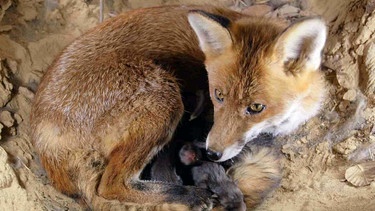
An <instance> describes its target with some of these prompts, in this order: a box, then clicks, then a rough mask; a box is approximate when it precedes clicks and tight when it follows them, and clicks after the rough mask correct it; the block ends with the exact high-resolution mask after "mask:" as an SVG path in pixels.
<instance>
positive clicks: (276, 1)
mask: <svg viewBox="0 0 375 211" xmlns="http://www.w3.org/2000/svg"><path fill="white" fill-rule="evenodd" d="M290 2H292V0H270V4H271V5H272V6H274V7H275V8H277V7H280V6H282V5H284V4H287V3H290Z"/></svg>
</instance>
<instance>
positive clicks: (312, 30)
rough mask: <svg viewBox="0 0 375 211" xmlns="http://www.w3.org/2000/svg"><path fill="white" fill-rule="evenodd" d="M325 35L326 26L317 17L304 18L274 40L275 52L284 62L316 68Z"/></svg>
mask: <svg viewBox="0 0 375 211" xmlns="http://www.w3.org/2000/svg"><path fill="white" fill-rule="evenodd" d="M326 37H327V27H326V25H325V23H324V22H323V21H322V20H321V19H319V18H313V19H306V20H303V21H300V22H297V23H295V24H293V25H292V26H290V27H289V28H288V29H287V30H286V31H285V32H284V33H282V34H281V36H280V37H279V38H278V40H277V42H276V52H277V54H278V55H279V56H280V57H279V59H281V61H282V62H284V64H287V63H290V62H292V63H294V64H298V65H297V66H300V67H303V68H304V69H310V70H317V69H318V68H319V66H320V63H321V53H322V50H323V47H324V44H325V41H326Z"/></svg>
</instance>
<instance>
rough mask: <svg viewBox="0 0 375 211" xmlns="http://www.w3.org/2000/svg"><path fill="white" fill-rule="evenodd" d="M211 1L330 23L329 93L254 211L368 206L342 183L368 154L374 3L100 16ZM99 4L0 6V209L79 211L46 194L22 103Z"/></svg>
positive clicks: (250, 2)
mask: <svg viewBox="0 0 375 211" xmlns="http://www.w3.org/2000/svg"><path fill="white" fill-rule="evenodd" d="M188 3H195V4H205V3H210V4H213V3H214V4H218V5H220V6H224V7H229V8H231V9H234V10H237V11H241V12H244V13H247V14H253V15H259V16H266V17H270V18H279V19H282V20H283V21H285V22H293V21H294V20H296V19H298V18H301V17H309V16H317V15H320V16H322V18H323V19H324V20H325V21H326V22H327V25H328V26H329V27H330V30H329V36H328V41H327V46H326V49H325V54H324V63H323V65H322V70H323V71H324V72H325V74H326V78H327V86H328V87H329V89H328V93H327V95H328V97H327V101H326V102H325V104H324V108H323V109H322V112H321V114H319V115H318V116H317V117H314V118H313V119H311V120H310V121H309V122H307V123H306V124H305V125H303V127H301V129H300V130H299V131H297V132H295V133H293V134H291V135H289V136H287V137H280V138H279V139H278V142H277V143H278V145H279V147H280V152H281V153H282V155H283V156H282V157H283V163H284V178H283V181H282V184H281V187H280V188H279V189H277V190H276V191H275V193H273V194H272V196H270V197H269V198H268V199H267V200H266V201H265V203H264V204H263V205H262V206H260V207H259V208H258V210H288V211H289V210H373V209H375V200H373V199H374V198H375V183H374V182H372V183H371V184H370V185H368V186H364V187H354V186H353V185H351V184H350V183H348V182H347V181H346V180H345V177H344V175H345V171H346V169H347V168H348V167H349V166H351V165H353V164H354V163H358V162H359V163H361V162H366V161H368V160H371V159H373V157H374V156H372V154H375V150H374V149H373V148H374V147H373V146H374V145H375V144H372V143H374V142H375V126H374V125H375V107H374V103H375V99H374V96H375V36H374V33H375V10H374V8H375V1H374V0H367V1H366V0H362V1H360V0H345V1H342V0H331V1H319V0H218V1H209V0H205V1H202V0H111V1H106V4H105V7H104V18H105V19H107V18H110V17H111V16H113V15H116V14H119V13H121V12H124V11H127V10H130V9H135V8H139V7H149V6H158V5H165V4H188ZM98 5H99V0H94V1H84V0H60V1H57V0H18V1H17V0H3V1H0V208H1V209H4V210H25V209H28V210H60V209H71V210H80V209H81V208H80V206H79V205H78V203H76V202H75V201H74V200H73V199H71V198H69V197H66V196H64V195H63V194H61V193H59V192H57V191H55V190H54V189H53V188H52V187H51V186H50V185H49V182H48V179H47V178H46V175H45V172H44V171H43V169H42V168H41V167H40V165H39V162H38V159H37V156H36V155H35V153H34V150H33V147H32V146H31V144H30V140H29V137H28V125H29V114H30V107H31V102H32V100H33V97H34V93H35V91H36V89H37V86H38V84H39V82H40V79H41V77H42V75H43V73H44V72H45V70H46V69H47V67H48V66H49V65H50V64H51V63H52V61H53V59H54V58H55V57H56V56H57V55H58V54H59V52H60V51H61V50H62V49H63V48H64V47H65V46H66V45H68V44H69V43H70V42H71V41H72V40H73V39H74V38H76V37H78V36H79V35H81V34H82V33H84V32H85V31H86V30H87V29H89V28H92V27H93V26H95V25H97V24H98V22H99V6H98Z"/></svg>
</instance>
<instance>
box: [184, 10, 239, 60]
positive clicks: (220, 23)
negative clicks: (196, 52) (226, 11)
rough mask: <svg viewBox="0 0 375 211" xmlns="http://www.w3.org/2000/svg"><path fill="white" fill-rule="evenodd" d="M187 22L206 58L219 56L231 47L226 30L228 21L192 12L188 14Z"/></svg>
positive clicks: (215, 16) (197, 11) (203, 13)
mask: <svg viewBox="0 0 375 211" xmlns="http://www.w3.org/2000/svg"><path fill="white" fill-rule="evenodd" d="M188 20H189V23H190V25H191V27H192V28H193V30H194V32H195V33H196V35H197V37H198V40H199V46H200V48H201V50H202V51H203V52H204V53H205V54H206V56H207V55H208V56H215V55H219V54H221V53H222V52H223V51H224V50H226V49H228V48H230V47H231V46H232V38H231V36H230V33H229V31H228V29H227V28H226V27H228V25H229V24H230V21H229V19H227V18H225V17H222V16H218V15H214V14H210V13H207V12H204V11H200V10H194V11H191V12H190V13H189V15H188Z"/></svg>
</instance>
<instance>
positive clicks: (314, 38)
mask: <svg viewBox="0 0 375 211" xmlns="http://www.w3.org/2000/svg"><path fill="white" fill-rule="evenodd" d="M325 37H326V28H325V26H324V23H323V22H322V21H321V20H319V19H308V20H304V21H301V22H297V23H295V24H293V25H291V26H290V27H288V28H287V29H284V28H282V27H280V26H278V25H276V24H274V23H272V21H270V20H265V19H261V18H255V17H249V16H246V15H243V14H240V13H237V12H233V11H230V10H226V9H221V8H215V7H210V6H204V7H197V6H168V7H156V8H148V9H140V10H135V11H131V12H128V13H125V14H122V15H119V16H117V17H115V18H112V19H109V20H107V21H105V22H104V23H102V24H100V25H98V26H97V27H95V28H93V29H92V30H90V31H88V32H87V33H85V34H84V35H83V36H81V37H79V38H78V39H77V40H75V41H74V42H73V43H71V44H70V45H69V46H68V47H67V48H66V49H65V50H63V52H62V53H61V55H60V56H59V57H58V58H57V59H56V60H55V61H54V63H53V64H52V65H51V66H50V68H49V69H48V71H47V72H46V74H45V76H44V78H43V79H42V81H41V83H40V85H39V88H38V91H37V94H36V97H35V102H34V105H33V108H32V114H31V131H32V132H31V137H32V140H33V144H34V146H35V148H36V150H37V152H38V154H39V155H40V158H41V162H42V164H43V166H44V168H45V170H46V171H47V174H48V176H49V178H50V180H51V182H52V184H53V185H54V187H55V188H57V189H58V190H60V191H62V192H63V193H65V194H67V195H75V196H77V195H78V196H80V197H82V198H83V199H84V200H85V201H86V202H87V204H89V205H90V206H91V207H92V208H93V209H96V210H98V209H131V208H135V209H138V208H139V209H143V210H165V209H169V210H184V209H185V210H189V209H202V208H210V206H211V199H210V197H211V194H210V193H209V192H208V191H207V190H204V189H199V188H197V187H190V186H180V185H177V184H169V183H163V182H157V181H143V180H141V179H140V174H141V172H142V170H143V169H144V167H145V166H146V164H147V163H148V162H149V161H150V160H151V159H152V158H153V157H154V156H155V155H156V154H157V153H158V151H159V150H160V149H161V148H162V147H163V146H164V145H165V144H167V143H168V142H169V141H170V140H171V138H172V136H173V133H174V130H175V129H176V126H177V125H178V123H179V120H180V118H181V116H182V114H183V110H184V106H183V103H182V99H181V94H180V92H181V91H191V92H193V93H194V92H196V91H197V90H202V89H203V90H207V89H208V90H209V92H210V97H211V101H212V103H213V106H214V125H213V127H212V129H211V131H210V132H209V134H208V137H207V150H208V157H209V158H210V159H212V160H215V161H224V160H227V159H230V158H232V157H234V156H236V155H237V154H239V153H240V151H241V149H242V147H243V146H244V145H245V144H246V143H247V142H250V141H251V140H252V139H253V138H254V137H256V136H257V135H258V134H259V133H261V132H271V133H274V134H284V133H288V132H290V131H292V130H293V129H295V128H296V127H297V126H298V125H299V124H301V123H302V122H304V121H306V120H307V119H308V118H310V117H311V116H313V115H314V114H316V113H317V111H318V109H319V107H320V103H321V101H322V99H323V96H324V95H323V93H324V83H323V80H322V76H321V73H320V72H319V71H318V69H319V65H320V60H321V58H320V57H321V51H322V48H323V46H324V42H325ZM207 76H208V78H207ZM258 152H259V153H258V154H253V155H252V156H243V159H239V160H238V163H236V165H234V166H233V167H232V169H231V171H230V172H232V176H233V179H234V180H236V181H238V185H239V188H240V189H241V191H242V192H243V193H244V198H245V202H246V204H247V207H253V206H254V205H255V204H257V203H259V201H260V200H261V198H262V197H263V195H264V193H267V192H268V191H269V190H270V189H271V187H273V186H274V184H275V181H278V178H279V177H280V172H279V164H278V161H277V158H275V157H274V156H273V154H272V153H271V152H270V151H264V150H263V151H262V150H259V151H258ZM252 153H254V152H252ZM258 196H259V197H258ZM249 197H250V198H249Z"/></svg>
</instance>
